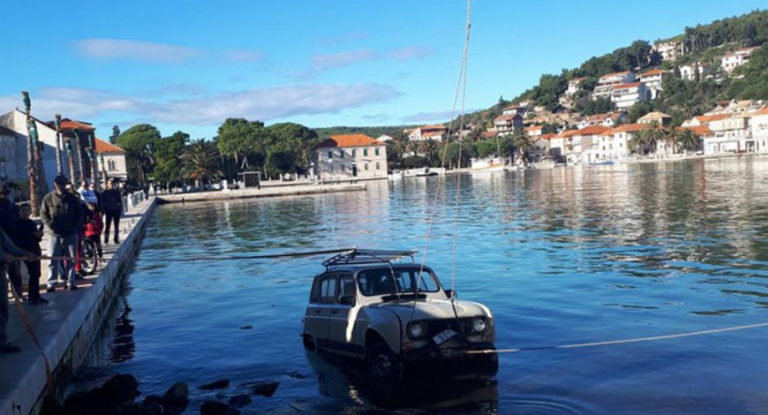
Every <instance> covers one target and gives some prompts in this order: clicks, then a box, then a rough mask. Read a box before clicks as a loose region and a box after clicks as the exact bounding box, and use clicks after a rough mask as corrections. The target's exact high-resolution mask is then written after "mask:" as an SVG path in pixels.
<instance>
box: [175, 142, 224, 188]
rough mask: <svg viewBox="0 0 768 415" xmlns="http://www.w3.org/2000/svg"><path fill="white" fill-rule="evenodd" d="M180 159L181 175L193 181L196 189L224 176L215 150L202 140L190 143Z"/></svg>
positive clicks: (210, 144) (209, 143)
mask: <svg viewBox="0 0 768 415" xmlns="http://www.w3.org/2000/svg"><path fill="white" fill-rule="evenodd" d="M180 158H181V168H182V173H183V174H184V176H185V178H187V179H191V180H194V181H195V186H196V187H198V188H199V187H200V184H202V183H207V182H209V181H211V180H215V179H217V178H219V177H221V176H223V175H224V173H222V171H221V169H220V165H219V157H218V154H217V153H216V148H215V147H214V146H213V145H212V143H211V142H208V141H205V140H203V139H202V138H201V139H199V140H195V141H193V142H192V143H190V145H189V146H188V147H187V148H185V149H184V153H182V155H181V156H180Z"/></svg>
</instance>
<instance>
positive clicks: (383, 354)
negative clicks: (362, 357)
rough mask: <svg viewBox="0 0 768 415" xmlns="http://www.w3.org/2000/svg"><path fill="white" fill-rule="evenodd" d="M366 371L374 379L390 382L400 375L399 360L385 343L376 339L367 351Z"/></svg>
mask: <svg viewBox="0 0 768 415" xmlns="http://www.w3.org/2000/svg"><path fill="white" fill-rule="evenodd" d="M368 371H369V372H370V373H371V375H372V376H373V377H374V378H375V379H377V380H379V381H381V382H384V383H387V384H392V383H393V382H395V381H397V380H398V378H399V377H400V361H399V359H398V358H397V356H395V354H394V353H392V351H391V350H389V347H387V345H386V344H384V343H383V342H381V341H376V342H374V343H373V344H372V345H371V347H370V350H369V352H368Z"/></svg>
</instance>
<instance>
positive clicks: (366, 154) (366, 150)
mask: <svg viewBox="0 0 768 415" xmlns="http://www.w3.org/2000/svg"><path fill="white" fill-rule="evenodd" d="M363 157H368V149H367V148H364V149H363Z"/></svg>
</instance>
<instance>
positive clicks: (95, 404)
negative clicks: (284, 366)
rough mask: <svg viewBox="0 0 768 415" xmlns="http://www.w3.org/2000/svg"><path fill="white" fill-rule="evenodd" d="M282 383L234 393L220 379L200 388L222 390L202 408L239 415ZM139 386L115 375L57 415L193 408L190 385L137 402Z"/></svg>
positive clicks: (166, 414) (142, 414) (134, 414)
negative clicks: (254, 398) (256, 397)
mask: <svg viewBox="0 0 768 415" xmlns="http://www.w3.org/2000/svg"><path fill="white" fill-rule="evenodd" d="M288 374H289V376H291V377H293V378H297V379H303V378H304V375H302V374H301V373H299V372H290V373H288ZM279 386H280V382H276V381H257V382H248V383H244V384H242V385H240V386H238V387H236V388H234V389H232V390H229V391H227V390H225V389H227V388H229V387H230V381H229V379H219V380H217V381H215V382H211V383H207V384H204V385H202V386H200V389H201V390H205V391H211V390H217V389H221V390H222V391H221V392H218V393H216V396H215V399H219V400H221V401H224V400H227V397H229V399H228V400H227V402H226V403H225V402H221V401H219V400H212V399H209V400H206V401H205V402H203V405H202V406H201V407H200V413H201V414H202V415H239V414H240V408H244V407H246V406H248V405H250V404H251V403H253V398H251V395H259V396H264V397H267V398H269V397H271V396H272V395H274V394H275V391H277V388H278V387H279ZM138 388H139V383H138V382H137V381H136V378H134V377H133V376H131V375H127V374H126V375H115V376H113V377H112V378H110V379H109V380H107V381H106V382H104V384H103V385H101V386H99V387H96V388H93V389H91V390H88V391H80V392H76V393H73V394H72V395H70V396H69V397H68V398H67V399H66V401H65V402H64V405H62V406H59V407H58V408H57V411H56V413H57V414H62V415H101V414H116V415H180V414H182V413H184V412H185V411H186V410H187V408H188V406H189V385H187V384H186V383H184V382H177V383H175V384H173V386H171V387H170V388H168V390H167V391H166V392H165V393H164V394H163V395H162V396H158V395H147V396H146V397H145V398H144V399H143V400H142V401H141V402H137V401H136V400H135V399H136V397H137V396H139V395H140V392H139V389H138Z"/></svg>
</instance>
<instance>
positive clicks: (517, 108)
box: [501, 105, 528, 116]
mask: <svg viewBox="0 0 768 415" xmlns="http://www.w3.org/2000/svg"><path fill="white" fill-rule="evenodd" d="M526 112H528V106H527V105H526V106H523V105H510V106H508V107H506V108H504V109H503V110H501V115H520V116H523V115H525V113H526Z"/></svg>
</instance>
